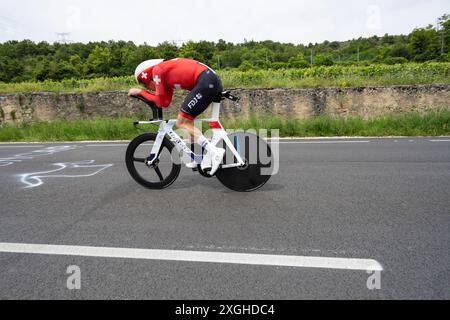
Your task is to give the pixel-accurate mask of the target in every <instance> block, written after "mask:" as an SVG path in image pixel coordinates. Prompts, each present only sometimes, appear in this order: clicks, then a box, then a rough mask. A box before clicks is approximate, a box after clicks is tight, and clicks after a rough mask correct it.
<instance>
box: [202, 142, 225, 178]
mask: <svg viewBox="0 0 450 320" xmlns="http://www.w3.org/2000/svg"><path fill="white" fill-rule="evenodd" d="M211 151H213V152H208V153H207V154H206V156H205V157H204V158H203V161H202V164H201V168H202V170H203V171H205V170H207V169H211V171H209V174H210V175H211V176H213V175H214V174H215V173H216V172H217V170H219V167H220V164H221V163H222V160H223V157H224V156H225V149H222V148H217V147H213V149H212V150H211Z"/></svg>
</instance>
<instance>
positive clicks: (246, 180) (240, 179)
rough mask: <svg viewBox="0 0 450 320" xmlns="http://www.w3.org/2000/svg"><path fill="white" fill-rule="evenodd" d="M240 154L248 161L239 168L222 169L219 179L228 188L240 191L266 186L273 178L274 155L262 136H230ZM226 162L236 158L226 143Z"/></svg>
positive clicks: (244, 134)
mask: <svg viewBox="0 0 450 320" xmlns="http://www.w3.org/2000/svg"><path fill="white" fill-rule="evenodd" d="M228 138H229V139H230V141H231V142H232V143H233V144H234V147H235V149H236V150H237V151H238V153H239V155H240V156H241V157H242V159H243V160H244V161H245V162H246V164H245V166H243V167H239V168H228V169H220V170H218V171H217V173H216V177H217V179H219V181H220V182H221V183H222V184H223V185H224V186H225V187H227V188H229V189H231V190H233V191H238V192H251V191H255V190H258V189H259V188H261V187H262V186H264V185H265V184H266V183H267V182H268V181H269V180H270V178H271V175H272V170H271V168H272V166H273V164H274V157H273V154H272V150H271V149H270V147H269V145H268V144H267V143H266V142H265V141H264V140H263V139H261V138H260V137H258V136H257V135H254V134H250V133H243V132H239V133H235V134H231V135H230V136H229V137H228ZM223 147H224V148H225V149H226V153H225V164H229V163H234V162H235V161H236V159H234V156H233V154H232V152H231V150H230V149H229V148H228V147H227V146H226V145H225V143H224V146H223Z"/></svg>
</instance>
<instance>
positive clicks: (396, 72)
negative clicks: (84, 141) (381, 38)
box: [0, 62, 450, 93]
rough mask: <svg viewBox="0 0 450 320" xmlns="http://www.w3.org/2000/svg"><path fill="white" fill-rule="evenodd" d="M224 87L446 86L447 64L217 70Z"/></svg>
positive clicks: (109, 81)
mask: <svg viewBox="0 0 450 320" xmlns="http://www.w3.org/2000/svg"><path fill="white" fill-rule="evenodd" d="M218 73H219V76H220V77H221V79H222V82H223V84H224V87H226V88H277V87H284V88H315V87H360V86H390V85H413V84H448V83H450V63H437V62H429V63H421V64H419V63H408V64H398V65H382V64H373V65H369V66H339V65H335V66H328V67H326V66H318V67H310V68H303V69H280V70H247V71H240V70H237V69H234V70H221V71H219V72H218ZM132 86H136V83H135V82H134V79H133V77H132V76H128V77H110V78H96V79H87V80H76V79H66V80H61V81H50V80H46V81H43V82H22V83H0V93H19V92H98V91H118V90H128V89H129V88H131V87H132Z"/></svg>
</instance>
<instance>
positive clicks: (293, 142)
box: [86, 140, 371, 147]
mask: <svg viewBox="0 0 450 320" xmlns="http://www.w3.org/2000/svg"><path fill="white" fill-rule="evenodd" d="M269 142H270V143H278V144H345V143H370V142H371V141H278V142H275V141H272V140H269ZM146 145H149V146H151V145H152V144H146ZM127 146H128V144H88V145H86V147H127ZM144 146H145V145H144Z"/></svg>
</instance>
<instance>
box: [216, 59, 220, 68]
mask: <svg viewBox="0 0 450 320" xmlns="http://www.w3.org/2000/svg"><path fill="white" fill-rule="evenodd" d="M217 68H218V69H219V70H220V56H219V55H217Z"/></svg>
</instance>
